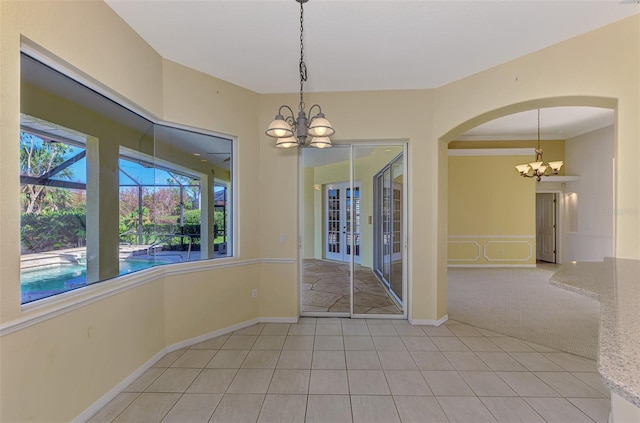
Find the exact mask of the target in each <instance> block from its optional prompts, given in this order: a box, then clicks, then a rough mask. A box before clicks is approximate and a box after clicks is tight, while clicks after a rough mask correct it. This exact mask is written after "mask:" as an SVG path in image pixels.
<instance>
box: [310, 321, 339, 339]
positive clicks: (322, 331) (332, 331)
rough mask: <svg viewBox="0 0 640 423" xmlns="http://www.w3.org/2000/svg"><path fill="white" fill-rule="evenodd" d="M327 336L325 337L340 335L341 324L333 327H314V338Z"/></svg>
mask: <svg viewBox="0 0 640 423" xmlns="http://www.w3.org/2000/svg"><path fill="white" fill-rule="evenodd" d="M318 335H320V336H327V335H334V336H335V335H342V325H341V324H339V323H338V324H333V325H317V326H316V336H318Z"/></svg>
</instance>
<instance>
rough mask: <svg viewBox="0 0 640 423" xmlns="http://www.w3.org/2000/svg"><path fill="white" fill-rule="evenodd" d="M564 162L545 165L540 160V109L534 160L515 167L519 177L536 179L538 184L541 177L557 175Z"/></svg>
mask: <svg viewBox="0 0 640 423" xmlns="http://www.w3.org/2000/svg"><path fill="white" fill-rule="evenodd" d="M563 164H564V162H563V161H562V160H558V161H555V162H549V164H546V163H545V162H544V160H542V148H540V109H538V148H536V160H535V161H534V162H531V163H525V164H519V165H516V169H518V172H520V176H524V177H525V178H536V181H538V182H540V180H541V179H542V177H543V176H550V175H557V174H558V172H559V171H560V168H561V167H562V165H563Z"/></svg>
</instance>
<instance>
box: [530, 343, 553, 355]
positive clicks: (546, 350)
mask: <svg viewBox="0 0 640 423" xmlns="http://www.w3.org/2000/svg"><path fill="white" fill-rule="evenodd" d="M527 345H528V346H530V347H531V348H533V349H534V350H535V351H536V352H539V353H552V352H559V351H558V350H554V349H553V348H549V347H545V346H544V345H539V344H534V343H533V342H527Z"/></svg>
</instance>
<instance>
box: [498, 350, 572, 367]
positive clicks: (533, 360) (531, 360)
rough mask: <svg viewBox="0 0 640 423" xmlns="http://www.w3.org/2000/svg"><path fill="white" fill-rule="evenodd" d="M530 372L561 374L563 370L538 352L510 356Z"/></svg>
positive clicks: (516, 353)
mask: <svg viewBox="0 0 640 423" xmlns="http://www.w3.org/2000/svg"><path fill="white" fill-rule="evenodd" d="M510 355H511V357H513V358H515V359H516V360H517V361H518V362H519V363H520V364H522V365H523V366H524V367H526V368H527V370H529V371H530V372H561V371H562V368H561V367H560V366H558V365H557V364H556V363H554V362H553V361H551V360H549V359H548V358H546V357H545V356H543V355H542V354H540V353H538V352H529V353H519V352H513V353H511V354H510Z"/></svg>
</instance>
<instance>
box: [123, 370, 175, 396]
mask: <svg viewBox="0 0 640 423" xmlns="http://www.w3.org/2000/svg"><path fill="white" fill-rule="evenodd" d="M165 370H166V369H165V368H163V367H151V368H150V369H148V370H147V371H146V372H144V373H143V374H142V375H140V377H139V378H137V379H136V380H134V381H133V382H132V383H131V384H130V385H129V386H127V387H126V388H124V390H123V392H144V391H145V390H146V389H147V388H148V387H149V385H151V384H152V383H153V381H155V380H156V379H157V378H158V377H160V375H161V374H162V373H164V371H165Z"/></svg>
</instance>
